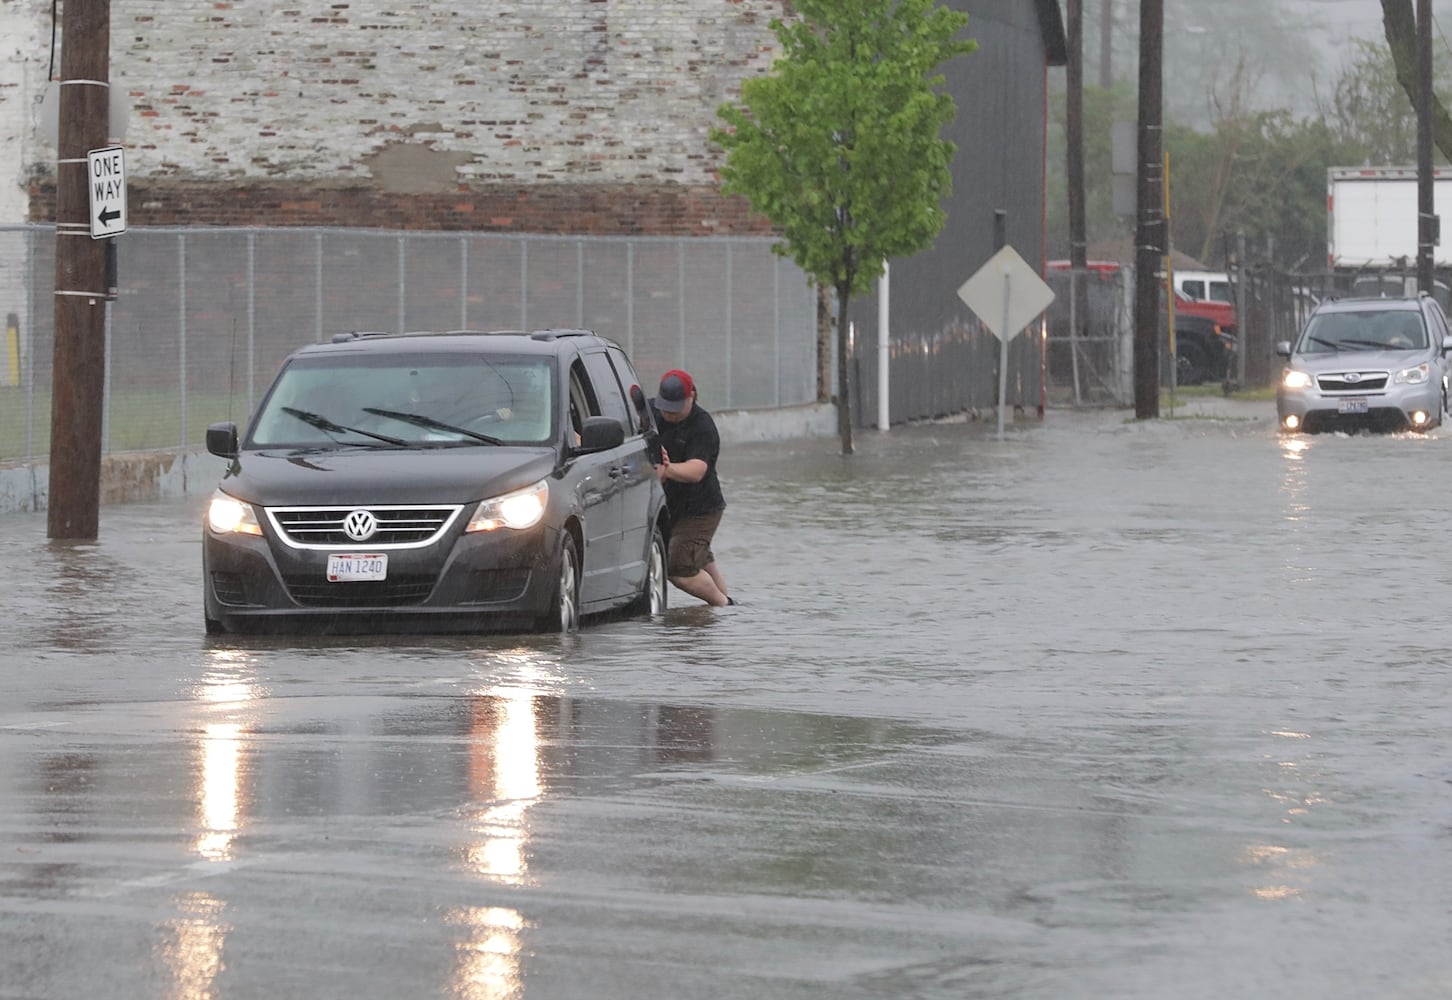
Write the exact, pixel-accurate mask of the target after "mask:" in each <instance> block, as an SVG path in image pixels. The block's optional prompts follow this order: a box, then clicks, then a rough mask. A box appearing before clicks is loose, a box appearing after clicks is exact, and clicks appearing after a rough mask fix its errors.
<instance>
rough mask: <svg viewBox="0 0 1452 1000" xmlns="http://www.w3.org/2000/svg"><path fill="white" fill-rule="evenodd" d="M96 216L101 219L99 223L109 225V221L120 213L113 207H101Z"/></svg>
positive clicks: (113, 220) (112, 220)
mask: <svg viewBox="0 0 1452 1000" xmlns="http://www.w3.org/2000/svg"><path fill="white" fill-rule="evenodd" d="M96 218H98V219H100V220H101V225H103V226H109V225H110V224H111V223H113V222H115V221H116V220H117V219H119V218H121V213H120V211H119V210H117V209H114V208H103V209H101V214H100V215H98V216H96Z"/></svg>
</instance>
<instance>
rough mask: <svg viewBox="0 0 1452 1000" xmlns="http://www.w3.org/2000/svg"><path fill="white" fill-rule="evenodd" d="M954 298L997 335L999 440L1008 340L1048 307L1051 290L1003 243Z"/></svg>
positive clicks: (1000, 438) (1004, 398)
mask: <svg viewBox="0 0 1452 1000" xmlns="http://www.w3.org/2000/svg"><path fill="white" fill-rule="evenodd" d="M958 298H960V299H962V300H963V304H964V305H966V306H967V307H968V308H969V309H972V310H973V312H974V313H975V314H976V315H977V316H978V318H979V319H980V320H982V321H983V325H984V326H986V327H988V329H989V330H991V331H992V332H993V334H994V335H995V336H996V337H998V341H999V349H998V439H999V440H1000V441H1002V440H1003V423H1004V411H1005V408H1006V407H1007V405H1008V342H1009V341H1010V340H1012V339H1013V338H1014V337H1015V336H1016V335H1017V334H1018V332H1019V331H1020V330H1022V329H1023V328H1024V327H1025V326H1027V325H1028V324H1029V322H1030V321H1031V320H1032V319H1033V318H1034V317H1035V316H1037V315H1039V314H1040V313H1041V312H1043V311H1044V310H1045V309H1047V308H1048V307H1049V303H1050V302H1052V301H1054V292H1053V289H1051V288H1050V287H1049V286H1048V285H1047V284H1046V283H1045V282H1044V279H1043V278H1040V277H1039V276H1038V275H1037V274H1036V273H1034V270H1033V268H1031V267H1029V266H1028V264H1026V263H1024V259H1023V258H1022V257H1020V256H1019V255H1018V251H1017V250H1015V249H1014V248H1013V247H1011V246H1005V247H1004V248H1003V249H1002V250H999V251H998V253H996V254H994V255H993V256H992V257H990V258H988V263H986V264H984V265H983V266H982V267H980V268H979V269H978V270H977V271H975V272H974V273H973V277H971V278H969V279H968V280H967V281H965V282H963V285H962V287H961V288H959V289H958Z"/></svg>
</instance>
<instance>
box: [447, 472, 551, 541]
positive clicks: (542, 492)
mask: <svg viewBox="0 0 1452 1000" xmlns="http://www.w3.org/2000/svg"><path fill="white" fill-rule="evenodd" d="M549 496H550V484H549V481H548V480H545V479H541V480H540V481H539V482H537V483H535V484H534V485H533V486H526V487H525V488H524V489H522V490H515V491H514V492H513V493H506V494H504V495H503V496H498V497H491V498H490V499H488V500H485V501H483V502H481V503H480V504H479V506H478V507H475V508H474V514H473V516H472V517H470V518H469V526H468V527H467V528H465V529H464V530H465V531H466V532H469V531H493V530H494V529H496V528H514V529H515V530H516V531H519V530H523V529H524V528H533V527H534V526H535V525H536V524H539V522H540V518H542V517H544V512H545V503H546V502H547V501H548V500H549Z"/></svg>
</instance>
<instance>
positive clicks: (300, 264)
mask: <svg viewBox="0 0 1452 1000" xmlns="http://www.w3.org/2000/svg"><path fill="white" fill-rule="evenodd" d="M118 240H119V246H118V258H119V267H118V271H119V274H118V285H119V291H118V295H117V298H116V299H115V301H113V302H111V303H110V305H109V307H108V309H107V316H106V325H105V336H106V340H107V345H106V359H107V361H106V375H105V378H106V400H105V410H104V417H103V434H104V438H105V440H104V441H103V443H102V447H103V451H104V452H105V453H113V452H125V451H144V450H158V449H193V448H197V447H200V446H201V445H202V444H203V442H204V439H205V432H206V426H207V424H209V423H213V422H216V421H219V420H228V419H230V420H236V421H238V422H239V423H241V422H243V421H245V420H246V418H247V416H248V414H250V412H251V411H252V408H253V406H254V405H255V404H256V403H257V401H258V398H259V396H260V394H261V393H262V392H263V391H265V390H266V388H267V385H268V383H269V382H270V381H271V378H272V376H273V374H274V372H275V371H276V370H277V367H278V365H279V364H280V363H281V362H282V360H283V359H284V358H285V357H286V356H287V355H288V354H289V353H290V352H291V351H293V350H294V349H296V348H298V347H301V346H303V345H305V344H309V343H317V342H321V341H324V340H327V339H328V338H330V337H331V336H332V335H333V334H336V333H344V332H348V331H354V330H368V331H380V332H406V331H410V330H458V329H476V330H495V329H513V330H532V329H541V328H547V327H573V328H586V329H591V330H594V331H596V332H598V333H600V334H602V335H603V336H606V337H609V338H611V339H612V340H615V341H617V342H618V343H620V344H621V345H622V346H623V347H624V348H625V349H626V351H627V353H629V354H630V356H631V358H632V359H633V360H634V362H635V365H636V368H637V369H638V370H639V372H640V374H641V377H642V378H644V379H647V380H650V381H651V382H653V381H654V380H655V379H656V378H658V377H659V376H660V374H661V373H662V372H664V371H666V370H668V369H670V368H677V367H679V368H685V369H687V370H689V371H690V372H691V373H692V374H693V375H694V376H696V381H697V384H698V385H699V386H700V387H701V393H702V400H703V402H704V403H705V404H706V405H707V406H708V407H710V408H711V409H728V408H729V409H766V408H777V407H783V406H792V405H797V404H802V403H810V402H813V401H815V400H816V356H817V349H816V293H815V291H814V289H813V288H812V286H811V285H810V284H809V283H808V281H807V279H806V277H805V275H804V274H803V273H802V272H801V271H800V269H798V268H797V267H796V265H795V264H793V263H792V262H791V261H788V260H785V259H783V258H781V257H778V256H777V255H776V254H773V253H772V252H771V243H772V241H771V240H770V239H769V238H761V237H716V238H691V239H678V238H662V237H615V236H565V237H554V236H520V235H505V234H475V233H468V234H461V233H420V232H385V231H376V230H364V229H337V228H328V229H304V228H278V229H260V228H259V229H233V228H228V229H216V230H211V229H196V228H188V229H171V228H145V229H132V230H130V231H129V232H127V233H126V234H125V235H124V236H121V237H119V238H118ZM54 282H55V231H54V227H50V226H6V227H0V312H3V313H4V314H5V316H6V329H5V333H4V343H3V344H0V461H11V460H17V459H19V460H29V459H35V458H43V457H44V456H45V455H47V454H48V452H49V447H50V412H51V386H52V379H53V372H52V355H53V349H54V332H55V331H54V313H53V298H54V296H53V291H54ZM646 388H647V391H649V390H650V389H651V388H652V386H646Z"/></svg>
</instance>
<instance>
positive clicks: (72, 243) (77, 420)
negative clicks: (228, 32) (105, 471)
mask: <svg viewBox="0 0 1452 1000" xmlns="http://www.w3.org/2000/svg"><path fill="white" fill-rule="evenodd" d="M62 11H63V13H62V16H61V79H60V112H59V113H60V131H59V142H58V152H59V156H58V158H57V160H56V185H55V187H56V197H55V202H56V241H55V242H56V247H55V350H54V376H53V382H54V384H53V388H52V395H51V408H50V497H49V500H48V507H47V516H48V521H47V528H48V534H49V536H50V537H51V538H57V539H94V538H95V537H96V535H97V531H98V527H99V521H100V504H101V417H102V408H103V405H104V399H103V396H104V394H105V378H106V342H105V332H106V291H107V289H106V252H107V248H106V244H107V242H109V241H106V240H96V239H92V238H91V232H92V230H91V219H90V193H89V190H88V188H87V183H88V180H89V176H88V169H87V156H86V154H87V153H88V152H89V151H90V150H93V149H99V148H101V147H104V146H105V145H106V140H107V138H108V135H107V133H108V132H109V131H110V84H109V81H110V62H111V0H66V2H65V4H64V5H63V6H62Z"/></svg>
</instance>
